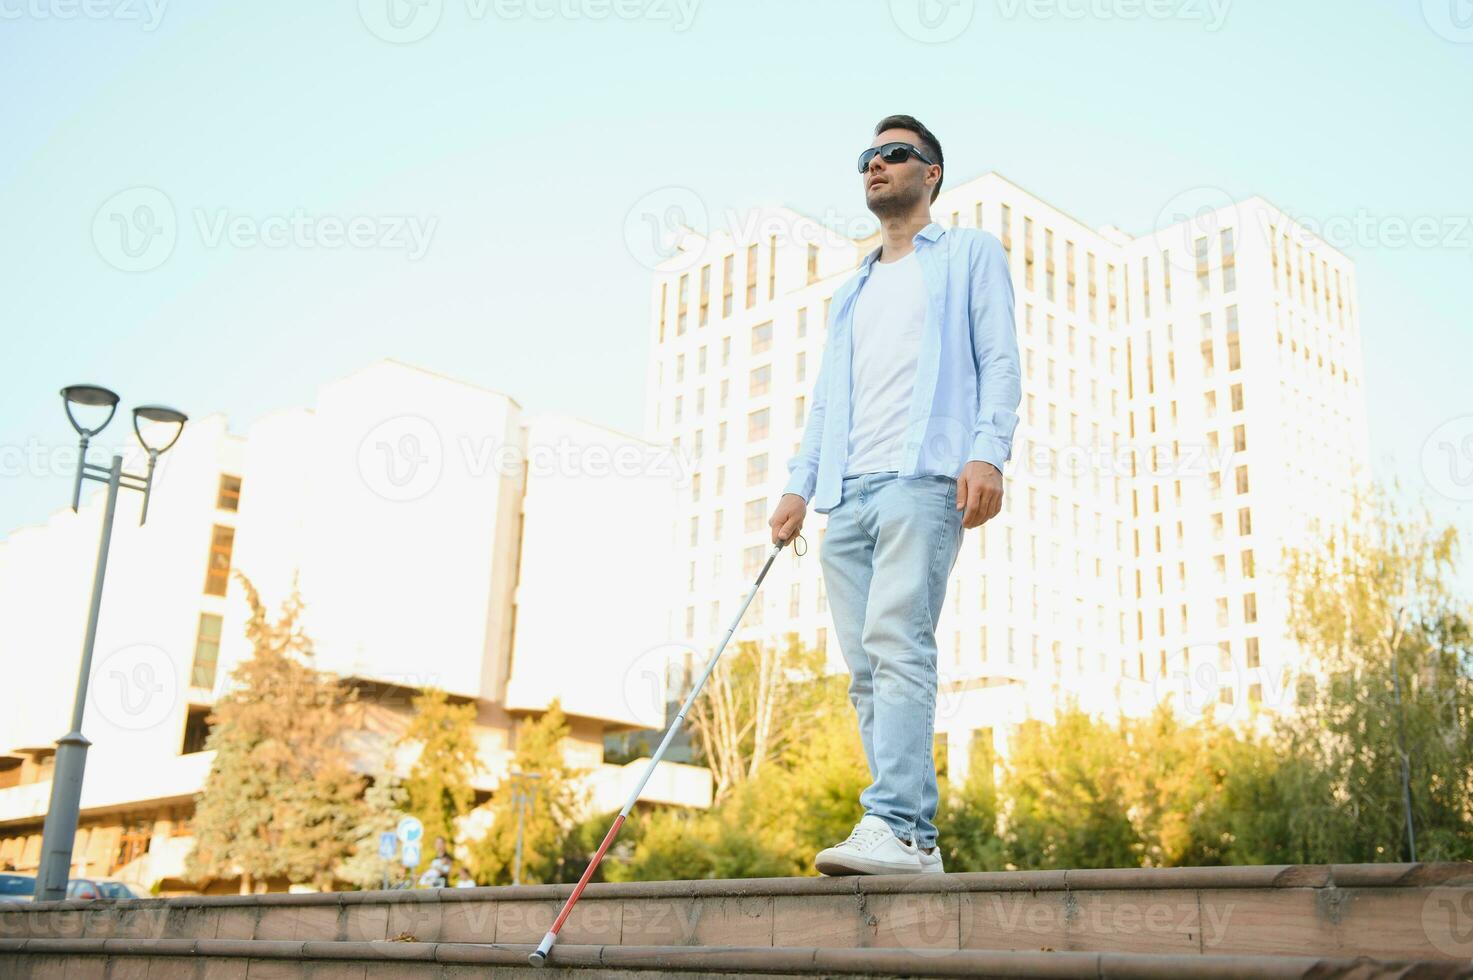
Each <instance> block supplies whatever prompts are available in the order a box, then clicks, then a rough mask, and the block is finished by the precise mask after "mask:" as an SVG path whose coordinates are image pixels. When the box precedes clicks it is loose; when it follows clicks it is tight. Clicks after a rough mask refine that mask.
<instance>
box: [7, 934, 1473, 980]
mask: <svg viewBox="0 0 1473 980" xmlns="http://www.w3.org/2000/svg"><path fill="white" fill-rule="evenodd" d="M533 948H534V947H533V946H531V945H495V944H484V945H483V944H471V943H390V942H367V943H323V942H281V941H271V940H248V941H241V940H219V939H216V940H210V939H199V940H152V941H149V940H121V939H0V966H6V969H5V971H4V972H5V973H6V975H7V976H8V975H11V972H10V971H11V968H17V969H19V970H21V971H25V963H26V962H27V961H31V960H34V961H37V962H40V961H42V960H44V961H46V962H48V963H56V962H61V963H63V964H66V963H73V962H75V963H76V964H78V965H80V964H82V963H84V962H85V963H90V964H92V965H97V964H98V963H99V962H101V963H103V964H105V965H106V971H105V972H106V973H107V975H111V974H112V972H113V971H112V967H113V966H114V965H118V964H126V962H127V961H130V960H139V959H142V960H147V961H148V962H154V961H157V960H163V959H168V958H174V959H179V958H195V959H201V958H202V959H206V960H212V961H234V962H236V963H238V964H239V965H240V966H241V971H240V974H239V975H241V976H245V975H246V972H245V964H247V963H253V962H256V961H263V960H267V961H278V962H280V961H286V962H291V963H296V964H299V965H300V966H301V972H300V974H284V973H283V974H280V975H283V976H286V975H300V976H302V977H308V976H310V975H311V974H312V972H313V970H314V969H315V968H312V967H310V964H313V963H318V964H324V963H329V962H338V963H366V964H374V965H381V964H397V966H396V967H395V970H396V973H395V975H401V974H402V975H403V976H405V977H411V978H413V977H419V976H425V977H427V978H428V977H432V976H437V975H438V974H437V973H436V972H434V971H436V970H438V968H439V967H440V966H441V965H446V966H455V965H459V966H479V967H495V966H501V967H514V968H520V969H528V970H530V968H528V967H527V955H528V954H529V953H530V952H531V951H532V949H533ZM7 964H8V966H7ZM421 965H422V966H423V967H425V968H428V970H429V971H430V972H424V971H422V970H421V969H419V967H420V966H421ZM548 965H549V966H551V967H558V968H563V969H596V970H600V971H610V970H622V971H627V972H635V973H638V972H647V971H655V972H657V973H659V974H676V973H681V974H700V973H740V974H750V975H755V974H768V975H805V974H821V975H822V974H826V975H840V976H856V975H868V976H911V977H955V976H971V977H975V976H990V977H1080V978H1084V977H1088V978H1095V980H1099V978H1105V980H1166V978H1181V980H1193V978H1230V977H1231V978H1237V977H1249V976H1251V977H1270V978H1272V977H1283V978H1290V977H1306V978H1307V977H1313V978H1331V977H1355V978H1363V980H1369V978H1375V977H1388V978H1389V977H1409V976H1415V977H1417V978H1426V980H1433V978H1454V977H1457V978H1468V977H1473V965H1470V964H1469V962H1468V961H1442V962H1431V961H1408V960H1399V961H1397V960H1373V959H1369V958H1366V957H1358V958H1344V957H1311V956H1217V955H1205V956H1169V955H1148V954H1131V953H1080V952H983V951H973V950H962V951H945V952H939V953H938V952H934V951H916V950H904V949H830V948H821V947H809V948H801V949H799V948H789V949H771V948H766V947H705V948H703V947H683V946H645V947H633V946H563V945H559V946H557V947H556V948H555V950H554V951H553V955H552V957H551V958H550V959H549V961H548ZM123 969H126V966H123ZM28 973H29V971H26V972H22V973H21V975H22V976H24V975H28ZM151 973H152V971H150V974H151ZM169 975H171V976H172V975H173V974H172V973H171V974H169ZM375 975H377V974H375Z"/></svg>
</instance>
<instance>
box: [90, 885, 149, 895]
mask: <svg viewBox="0 0 1473 980" xmlns="http://www.w3.org/2000/svg"><path fill="white" fill-rule="evenodd" d="M97 887H99V888H101V889H102V897H103V898H147V897H148V896H147V895H144V894H142V893H141V892H139V891H138V889H136V888H134V887H133V886H132V885H130V884H128V883H127V882H125V881H99V882H98V883H97Z"/></svg>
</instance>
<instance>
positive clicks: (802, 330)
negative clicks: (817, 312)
mask: <svg viewBox="0 0 1473 980" xmlns="http://www.w3.org/2000/svg"><path fill="white" fill-rule="evenodd" d="M798 336H799V337H806V336H808V307H806V306H805V307H803V308H802V309H801V310H799V311H798Z"/></svg>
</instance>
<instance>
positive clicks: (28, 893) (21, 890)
mask: <svg viewBox="0 0 1473 980" xmlns="http://www.w3.org/2000/svg"><path fill="white" fill-rule="evenodd" d="M35 897H36V876H35V875H18V874H12V873H10V872H8V871H7V872H4V873H0V902H29V901H31V900H33V899H34V898H35Z"/></svg>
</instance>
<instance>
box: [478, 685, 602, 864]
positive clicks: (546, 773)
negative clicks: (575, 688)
mask: <svg viewBox="0 0 1473 980" xmlns="http://www.w3.org/2000/svg"><path fill="white" fill-rule="evenodd" d="M568 734H569V727H568V720H567V717H566V716H565V715H564V714H563V709H562V706H561V704H559V703H558V702H557V701H554V702H553V703H552V704H551V705H549V706H548V709H547V711H545V712H543V714H542V716H541V717H539V718H535V719H533V718H529V719H527V720H525V721H523V722H522V723H521V724H519V725H518V726H517V728H516V748H515V751H514V753H513V759H512V769H513V770H516V771H519V772H524V773H537V774H539V778H538V779H537V780H535V784H536V800H535V802H534V803H533V804H532V806H530V807H528V808H527V811H526V812H525V813H524V814H523V817H522V882H523V883H524V884H533V883H539V882H551V881H561V880H564V879H565V877H566V875H567V874H572V875H574V876H575V877H576V876H577V875H579V874H581V873H582V871H583V868H582V867H581V866H579V867H577V868H571V869H565V868H564V863H565V861H566V853H567V851H568V850H569V848H567V847H566V846H565V841H566V838H567V837H568V835H569V834H571V833H573V832H574V831H575V830H576V829H577V827H578V826H579V824H580V823H581V821H580V817H581V816H582V815H583V812H584V810H585V809H586V804H585V800H586V790H585V789H584V788H583V786H581V785H580V783H581V781H582V780H583V779H584V778H585V777H586V775H587V772H586V770H583V769H578V768H575V767H573V766H570V765H569V764H568V761H567V759H566V758H565V757H564V753H563V742H564V741H565V740H566V739H567V737H568ZM513 795H514V790H513V785H512V781H511V780H510V779H504V780H503V781H502V783H501V785H500V786H499V787H497V789H496V791H495V792H494V793H492V794H491V800H490V802H489V803H487V804H486V806H487V808H488V809H489V810H490V813H491V826H490V829H489V830H487V832H486V835H485V836H484V837H482V838H481V839H480V840H478V841H475V842H473V843H472V844H471V845H470V846H469V852H470V861H469V863H470V866H471V870H472V873H473V874H474V875H475V878H476V881H477V882H479V883H480V884H483V885H499V884H510V883H511V880H512V866H513V862H514V860H515V854H516V841H517V811H516V804H515V802H514V800H513Z"/></svg>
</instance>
